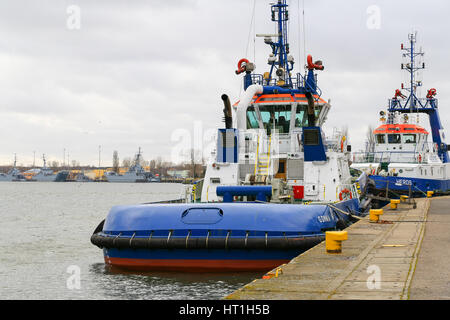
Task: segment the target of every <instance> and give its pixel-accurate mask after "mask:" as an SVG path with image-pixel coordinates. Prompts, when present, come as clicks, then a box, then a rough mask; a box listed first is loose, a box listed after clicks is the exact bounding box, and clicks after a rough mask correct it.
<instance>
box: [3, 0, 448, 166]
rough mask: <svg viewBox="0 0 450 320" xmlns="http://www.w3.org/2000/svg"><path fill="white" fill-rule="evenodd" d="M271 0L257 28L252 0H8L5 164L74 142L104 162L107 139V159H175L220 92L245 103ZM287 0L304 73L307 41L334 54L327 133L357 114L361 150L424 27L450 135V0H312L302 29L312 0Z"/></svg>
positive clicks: (261, 2)
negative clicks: (250, 65)
mask: <svg viewBox="0 0 450 320" xmlns="http://www.w3.org/2000/svg"><path fill="white" fill-rule="evenodd" d="M269 3H270V1H266V0H257V1H256V6H255V25H254V28H253V26H251V19H252V11H253V4H254V0H227V1H225V0H220V1H219V0H203V1H201V0H167V1H166V0H147V1H137V0H133V1H112V0H108V1H106V0H104V1H99V0H97V1H91V0H70V1H60V0H53V1H50V0H47V1H44V0H41V1H37V0H30V1H24V0H3V1H1V2H0V164H10V163H12V161H13V157H14V153H17V158H18V163H22V164H25V165H27V164H31V163H32V162H33V151H35V152H36V165H41V164H42V162H41V160H40V157H41V155H42V154H43V153H45V154H46V155H47V158H48V159H49V160H50V161H52V160H56V161H59V162H63V154H64V149H65V150H66V156H67V153H68V154H69V159H70V160H77V161H79V162H80V163H82V164H92V165H96V164H98V155H99V152H98V151H99V146H101V162H102V165H110V164H111V163H112V154H113V151H114V150H117V151H118V152H119V157H120V158H121V159H123V158H124V157H132V156H133V155H134V154H135V152H136V151H137V149H138V147H141V148H142V150H143V155H144V158H145V159H147V160H149V159H152V158H155V157H157V156H159V155H160V156H163V158H165V159H166V160H171V156H172V155H173V150H174V148H179V147H180V146H181V145H182V143H187V142H189V139H190V138H192V139H191V140H194V139H193V138H194V136H195V137H200V138H199V139H200V140H202V139H203V136H207V135H208V133H210V132H211V130H213V131H214V130H215V129H216V128H217V127H219V126H222V123H221V119H222V108H223V106H222V102H221V100H220V96H221V94H222V93H226V94H228V95H229V96H230V99H231V100H232V102H235V101H237V100H238V99H239V94H240V92H241V87H242V77H241V76H236V75H235V73H234V71H235V69H236V64H237V61H238V60H239V59H241V58H244V57H246V58H249V59H250V60H251V61H254V62H255V63H256V68H257V69H256V72H257V73H263V72H265V71H267V62H266V61H267V56H268V54H269V53H270V48H269V47H268V46H267V45H265V44H264V42H263V39H261V38H256V42H254V37H253V34H254V31H256V33H272V32H273V30H274V25H273V23H272V22H271V21H270V7H269V5H268V4H269ZM288 4H290V18H291V21H290V33H289V41H290V44H291V54H292V55H293V56H294V58H295V59H296V61H297V63H296V68H295V69H296V72H298V71H301V72H303V67H302V66H303V65H304V58H303V57H304V52H305V51H306V54H312V56H313V58H314V59H315V60H316V59H321V60H322V61H323V63H324V65H325V70H324V71H322V72H319V75H318V76H319V86H320V88H321V89H322V91H323V97H324V98H325V99H331V105H332V108H331V110H330V113H329V115H328V121H327V122H326V123H325V129H326V130H327V131H328V132H331V131H332V128H333V127H338V128H341V127H344V126H347V127H348V128H349V140H350V143H351V144H352V145H353V150H357V149H361V148H363V145H364V140H365V134H366V131H367V126H368V125H372V126H376V125H378V118H379V117H378V113H379V111H380V110H382V109H385V107H386V105H387V99H388V98H391V97H392V96H393V93H394V91H395V89H397V88H399V87H400V83H401V82H402V81H403V82H405V81H406V76H405V75H403V74H402V71H401V70H400V63H401V62H402V56H401V51H400V44H401V43H402V42H403V43H407V40H408V33H410V32H411V31H413V30H417V31H418V45H419V46H422V47H423V48H424V51H425V58H424V60H425V62H426V65H427V70H426V71H425V72H424V73H423V78H422V80H423V82H424V88H423V89H424V90H423V94H425V92H426V91H425V89H429V88H436V89H437V92H438V95H437V97H438V98H439V106H440V115H441V121H442V124H443V126H444V128H445V129H446V133H447V135H448V136H450V132H449V127H450V114H449V112H448V111H447V108H450V103H449V102H450V80H449V76H448V75H449V74H450V63H449V60H448V57H449V51H450V44H449V35H448V31H449V30H450V19H449V18H448V13H449V12H450V2H449V1H445V0H442V1H437V0H436V1H411V0H408V1H400V0H399V1H387V0H386V1H378V0H372V1H364V0H345V1H332V0H327V1H326V0H322V1H319V0H314V1H312V0H305V1H304V7H305V25H306V28H305V35H306V39H305V41H304V39H303V28H302V25H303V17H302V15H300V20H299V14H298V8H300V11H301V10H302V9H301V8H302V7H303V0H291V1H288ZM374 8H375V9H374ZM78 10H79V11H78ZM374 10H375V11H374ZM377 10H379V19H377V17H378V14H377ZM78 18H79V19H78ZM374 19H375V20H374ZM249 35H250V37H249ZM299 38H300V45H301V46H300V48H299V46H298V45H299V42H298V40H299ZM249 39H250V41H249ZM304 42H305V43H306V48H304V47H303V43H304ZM254 43H256V46H254ZM423 124H424V125H425V124H427V123H426V122H424V123H423ZM199 139H197V140H199ZM447 142H448V141H447ZM203 144H204V145H205V146H206V144H207V141H206V140H205V141H204V142H203ZM200 145H201V143H197V145H196V147H199V146H200ZM66 161H67V159H66Z"/></svg>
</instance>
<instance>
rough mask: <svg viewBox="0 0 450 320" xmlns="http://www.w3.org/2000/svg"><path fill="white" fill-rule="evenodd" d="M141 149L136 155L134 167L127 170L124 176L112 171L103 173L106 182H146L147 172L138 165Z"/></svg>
mask: <svg viewBox="0 0 450 320" xmlns="http://www.w3.org/2000/svg"><path fill="white" fill-rule="evenodd" d="M140 159H141V148H139V151H138V153H137V155H136V159H135V161H134V165H132V166H131V167H130V169H128V171H127V172H125V173H124V174H119V173H117V172H114V171H108V172H105V177H106V179H107V180H108V182H148V176H147V174H148V172H145V170H144V168H142V166H141V165H140Z"/></svg>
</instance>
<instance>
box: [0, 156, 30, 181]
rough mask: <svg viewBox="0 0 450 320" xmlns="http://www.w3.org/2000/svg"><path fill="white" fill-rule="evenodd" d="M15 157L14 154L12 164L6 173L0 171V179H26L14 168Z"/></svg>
mask: <svg viewBox="0 0 450 320" xmlns="http://www.w3.org/2000/svg"><path fill="white" fill-rule="evenodd" d="M16 163H17V157H16V154H14V165H13V167H12V168H11V170H9V171H8V173H0V181H27V179H26V178H25V176H24V175H23V174H22V173H21V172H20V171H19V169H17V168H16Z"/></svg>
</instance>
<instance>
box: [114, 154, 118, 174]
mask: <svg viewBox="0 0 450 320" xmlns="http://www.w3.org/2000/svg"><path fill="white" fill-rule="evenodd" d="M113 171H114V172H119V153H118V152H117V150H114V152H113Z"/></svg>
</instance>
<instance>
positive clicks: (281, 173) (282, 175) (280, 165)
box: [275, 159, 286, 181]
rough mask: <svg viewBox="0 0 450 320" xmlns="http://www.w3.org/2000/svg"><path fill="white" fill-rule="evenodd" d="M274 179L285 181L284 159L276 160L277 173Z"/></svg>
mask: <svg viewBox="0 0 450 320" xmlns="http://www.w3.org/2000/svg"><path fill="white" fill-rule="evenodd" d="M275 178H276V179H283V180H284V181H286V159H278V171H277V173H276V174H275Z"/></svg>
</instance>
